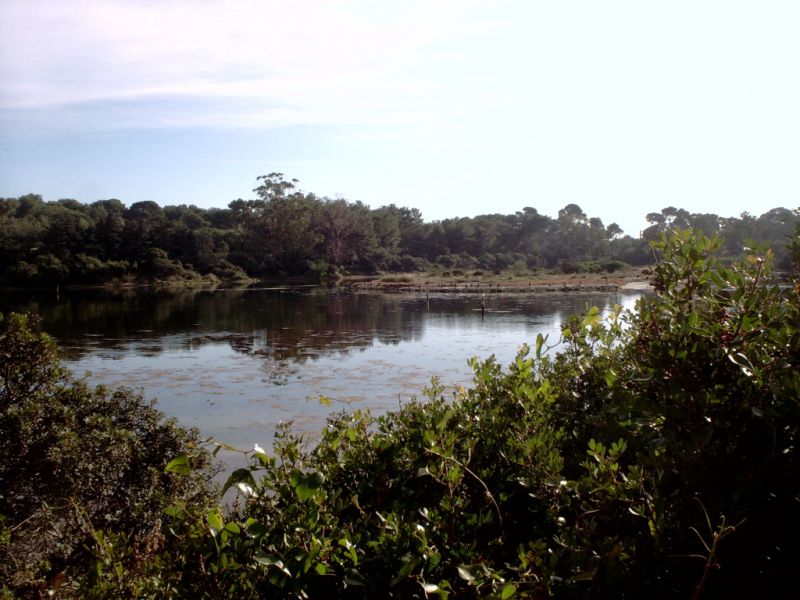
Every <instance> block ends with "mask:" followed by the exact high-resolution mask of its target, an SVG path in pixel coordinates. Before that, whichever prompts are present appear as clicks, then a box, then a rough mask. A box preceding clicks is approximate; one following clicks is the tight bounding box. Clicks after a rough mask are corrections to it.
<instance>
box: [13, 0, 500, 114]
mask: <svg viewBox="0 0 800 600" xmlns="http://www.w3.org/2000/svg"><path fill="white" fill-rule="evenodd" d="M374 4H378V3H371V2H362V1H359V2H353V1H343V0H293V1H292V2H285V1H280V2H276V1H272V0H239V1H236V2H228V1H223V0H192V1H185V0H159V1H158V2H147V1H145V2H142V1H138V0H102V1H90V0H87V1H79V0H73V1H70V2H63V1H52V0H21V1H20V0H6V2H4V3H3V5H2V8H0V17H2V23H3V24H2V25H0V80H2V81H3V85H2V89H0V110H2V111H3V112H4V113H5V117H6V120H9V119H13V120H29V119H31V118H39V119H44V120H45V121H46V120H48V116H47V115H43V114H39V115H35V114H34V113H44V112H47V114H48V115H49V120H50V121H52V122H53V124H56V123H61V124H64V123H68V122H74V123H79V124H80V125H81V126H84V125H87V124H89V123H94V126H99V127H112V128H113V127H127V126H131V125H133V126H136V125H144V124H148V125H150V126H153V125H156V126H157V125H211V126H214V125H219V126H273V125H285V124H296V123H314V124H342V123H349V122H357V123H363V122H370V121H381V122H386V120H387V119H389V120H392V119H397V120H407V119H409V118H413V116H414V114H415V109H416V111H429V110H431V111H443V110H445V106H444V103H443V102H442V96H441V91H442V90H441V87H442V84H441V83H440V82H439V81H436V80H433V79H430V80H426V78H425V77H424V76H422V77H421V76H420V75H419V74H418V73H417V71H416V67H417V66H418V65H419V64H420V63H425V64H434V63H436V61H437V60H450V61H452V60H454V58H453V56H450V57H446V56H445V55H444V54H442V55H440V56H438V57H437V52H438V51H440V50H443V47H442V46H441V44H442V42H443V41H446V40H448V39H449V38H454V37H458V36H463V35H466V34H468V33H470V32H471V31H473V30H474V28H476V27H482V26H485V25H483V24H481V23H480V22H476V21H475V20H471V19H470V14H471V12H472V11H473V9H474V7H475V6H476V4H480V3H475V2H463V1H459V2H456V1H447V2H433V3H432V2H403V3H401V4H400V3H397V4H395V3H392V5H391V11H390V12H387V10H380V9H376V8H375V7H374V6H373V5H374ZM388 7H389V5H388V4H387V8H388ZM437 47H438V49H437ZM161 109H164V110H161ZM88 115H93V117H94V118H93V119H92V120H91V121H89V122H87V121H86V119H85V117H86V116H88ZM147 116H149V118H151V119H152V122H150V123H148V122H147V119H145V118H143V117H147ZM65 118H66V120H65Z"/></svg>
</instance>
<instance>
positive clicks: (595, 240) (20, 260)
mask: <svg viewBox="0 0 800 600" xmlns="http://www.w3.org/2000/svg"><path fill="white" fill-rule="evenodd" d="M258 183H259V185H258V187H257V188H256V189H255V190H254V191H255V192H256V196H257V198H256V199H253V200H235V201H233V202H231V203H230V204H229V206H228V208H226V209H218V208H212V209H200V208H197V207H196V206H186V205H180V206H166V207H163V208H162V207H160V206H159V205H158V204H156V203H155V202H151V201H145V202H136V203H134V204H132V205H131V206H130V207H126V206H125V205H124V204H123V203H122V202H120V201H119V200H115V199H112V200H101V201H98V202H94V203H92V204H82V203H80V202H77V201H75V200H59V201H57V202H43V201H42V198H41V197H40V196H36V195H28V196H23V197H20V198H9V199H0V283H5V284H7V285H45V284H47V285H50V284H56V283H80V284H89V283H107V282H111V281H119V282H154V281H164V282H173V283H177V282H185V283H201V282H204V281H205V282H214V281H218V280H225V281H237V280H238V281H246V280H247V279H248V278H265V277H284V276H292V275H304V276H311V277H314V278H317V279H318V278H325V277H330V276H335V275H336V274H338V273H340V272H343V271H347V272H360V273H375V272H378V271H393V272H411V271H418V270H426V269H430V268H431V267H432V266H434V265H435V266H438V267H440V268H442V269H448V270H462V271H465V270H467V269H474V268H479V269H483V270H487V271H490V272H499V271H502V270H505V269H509V268H512V267H513V268H514V270H517V271H520V270H526V269H535V268H548V269H553V268H557V269H560V270H561V271H563V272H574V271H577V270H609V271H611V270H614V269H616V268H619V267H621V266H622V265H623V264H624V263H627V264H631V265H643V264H649V263H650V262H652V254H651V253H650V250H649V248H648V245H647V243H648V241H650V240H653V239H656V238H657V237H658V235H659V234H660V233H663V232H664V231H666V230H668V229H673V228H679V227H693V228H696V229H699V230H701V231H703V232H704V233H705V234H707V235H720V236H721V237H722V239H723V243H724V249H725V252H726V253H727V255H729V256H739V255H741V253H742V248H743V246H745V245H746V243H747V242H748V241H749V240H754V241H756V242H766V243H769V244H771V245H772V246H773V247H774V248H775V249H776V251H777V252H779V253H780V252H783V250H782V249H783V244H784V240H785V238H786V236H787V235H788V234H790V233H791V231H792V229H793V227H794V223H795V222H796V221H797V215H796V214H795V213H793V212H792V211H790V210H787V209H785V208H776V209H773V210H771V211H769V212H767V213H765V214H763V215H761V216H760V217H753V216H750V215H748V214H743V215H742V216H741V217H740V218H722V217H719V216H717V215H713V214H699V213H689V212H687V211H685V210H683V209H676V208H673V207H669V208H665V209H664V210H663V211H662V212H661V213H651V214H649V215H647V220H648V221H649V222H650V224H651V225H650V227H648V228H647V229H646V230H645V231H644V232H642V235H641V237H639V236H638V235H637V236H636V237H631V236H627V235H622V234H623V232H622V230H621V229H620V228H619V226H618V225H616V224H615V223H611V224H609V225H608V226H606V225H604V224H603V222H602V220H601V219H600V218H598V217H591V218H589V217H588V216H587V215H586V214H585V213H584V212H583V211H582V210H581V208H580V207H579V206H578V205H576V204H569V205H567V206H565V207H564V208H563V209H561V210H560V211H559V214H558V217H557V218H555V219H554V218H551V217H548V216H546V215H542V214H539V213H538V212H537V211H536V209H535V208H530V207H526V208H524V209H522V210H521V211H519V212H517V213H515V214H512V215H500V214H487V215H480V216H477V217H473V218H468V217H464V218H453V219H445V220H443V221H435V222H424V221H423V219H422V215H421V213H420V212H419V210H417V209H410V208H401V207H397V206H395V205H389V206H382V207H380V208H377V209H371V208H369V207H367V206H366V205H364V204H362V203H361V202H348V201H346V200H343V199H333V200H332V199H328V198H320V197H317V196H315V195H314V194H311V193H304V192H302V191H299V190H298V189H297V188H296V187H295V184H296V183H297V182H296V180H292V181H288V180H286V179H284V177H283V175H281V174H279V173H272V174H270V175H266V176H262V177H259V178H258ZM637 234H638V232H637ZM784 257H785V253H784V254H781V256H779V261H778V262H779V266H780V265H781V264H782V262H785V258H784Z"/></svg>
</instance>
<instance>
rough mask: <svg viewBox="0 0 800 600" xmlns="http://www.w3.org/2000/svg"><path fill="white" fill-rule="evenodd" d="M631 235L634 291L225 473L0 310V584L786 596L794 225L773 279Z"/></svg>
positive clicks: (683, 245)
mask: <svg viewBox="0 0 800 600" xmlns="http://www.w3.org/2000/svg"><path fill="white" fill-rule="evenodd" d="M40 208H41V207H40ZM42 210H44V208H42ZM66 210H72V209H66ZM75 210H78V209H75ZM652 249H653V252H654V255H655V257H656V259H657V263H656V266H655V268H654V273H653V278H652V282H653V286H654V288H655V294H648V295H645V296H643V297H642V298H641V300H640V301H639V303H638V306H637V309H636V310H635V311H634V312H620V311H618V312H617V313H616V314H613V315H612V316H611V317H609V318H608V319H602V318H601V317H600V313H599V311H597V310H590V311H589V312H588V313H587V314H584V315H580V316H575V317H573V318H571V319H570V320H569V321H568V322H567V323H565V324H564V326H563V329H562V333H561V337H562V340H563V341H564V342H565V346H564V347H563V348H562V350H561V352H560V353H559V354H557V355H556V356H554V357H551V356H550V355H549V354H548V352H547V350H548V347H549V345H550V344H552V343H555V341H556V340H548V339H546V338H543V337H541V336H540V337H539V338H538V339H537V340H536V341H535V343H534V344H533V347H531V348H528V347H524V348H523V349H522V350H521V351H520V353H519V355H518V356H517V358H516V360H515V361H513V362H512V363H511V364H510V365H508V366H507V367H505V368H504V367H502V366H501V365H499V364H497V362H496V361H495V360H494V359H493V358H488V359H487V360H483V361H481V360H474V361H473V363H472V366H473V369H474V374H475V375H474V382H473V384H472V386H471V387H470V388H468V389H459V390H458V391H457V392H456V393H455V394H454V395H453V396H452V397H444V393H443V391H442V388H441V387H439V385H438V383H437V382H435V381H434V382H433V383H432V385H431V387H430V389H428V390H427V391H426V393H425V395H424V398H423V399H421V400H419V401H414V402H410V403H408V404H407V405H405V406H404V407H402V408H401V409H400V410H398V411H396V412H393V413H390V414H386V415H382V416H377V417H373V416H371V415H370V414H369V413H367V412H361V411H356V412H352V413H344V412H343V413H339V414H337V415H336V416H334V417H333V418H331V419H330V420H329V422H328V425H327V427H326V428H325V430H324V432H323V433H322V436H321V439H320V440H319V442H318V443H316V444H315V445H313V446H312V445H310V444H307V443H305V442H304V440H303V439H301V438H299V437H297V436H296V435H294V434H293V433H292V432H291V430H290V429H289V428H283V429H280V430H279V432H278V434H277V435H276V439H275V442H274V445H273V447H272V449H271V450H265V449H263V448H260V447H258V446H256V447H254V448H252V449H244V450H243V451H242V454H243V457H244V464H246V465H247V466H243V467H242V468H240V469H237V470H235V471H233V472H232V473H230V474H229V476H228V478H227V482H226V483H225V485H224V489H223V490H216V489H214V487H213V485H212V483H211V481H212V475H213V468H212V467H211V464H212V455H213V454H214V453H215V452H216V451H217V450H218V449H220V448H223V447H224V444H222V442H221V441H215V440H200V439H199V438H198V435H197V433H196V432H191V431H186V430H184V429H182V428H181V427H180V426H179V425H178V424H176V423H175V422H172V421H169V420H165V419H164V418H163V416H161V415H160V414H159V413H158V412H157V411H156V410H155V409H154V407H153V406H152V404H151V403H150V402H147V401H145V400H144V399H143V398H141V397H140V396H139V395H137V394H135V393H133V392H131V391H130V390H126V389H118V390H109V389H105V388H102V387H99V388H95V389H92V388H89V387H88V386H87V385H86V384H85V383H84V382H82V381H80V380H76V379H75V378H74V377H73V376H71V375H70V374H69V373H67V372H66V371H65V370H64V369H63V368H62V367H61V365H60V362H59V359H58V356H57V349H56V348H55V345H54V343H53V341H52V340H51V339H50V338H49V337H48V336H47V335H45V334H44V333H41V332H39V331H38V329H37V323H36V320H35V318H33V317H29V316H23V315H16V314H10V315H5V316H0V515H2V516H0V586H2V587H1V589H2V595H3V597H6V598H14V597H20V598H43V597H55V598H214V599H217V598H273V597H274V598H330V597H341V598H378V597H379V598H388V597H395V598H447V597H450V596H452V597H459V598H462V597H467V598H470V597H493V598H502V599H508V598H551V597H552V598H642V597H647V598H742V597H764V598H785V597H791V593H792V592H794V593H796V591H797V589H798V587H797V586H798V577H799V576H798V573H797V565H798V564H800V541H799V540H800V461H799V460H798V459H799V458H800V455H799V454H798V435H800V227H798V228H797V229H796V230H795V231H794V233H793V236H792V239H791V243H790V245H789V248H788V252H787V255H788V256H789V259H790V266H791V265H793V266H794V271H793V272H792V275H791V276H790V277H789V281H791V284H786V283H782V284H779V283H777V282H776V280H775V279H774V277H773V270H772V260H773V257H772V253H771V252H770V251H765V252H759V251H756V250H754V251H751V252H748V254H747V255H746V256H745V257H744V258H743V259H742V260H741V261H735V262H730V263H729V262H727V261H725V262H723V261H720V260H719V259H718V255H719V252H720V251H722V252H724V251H725V248H724V247H723V246H722V245H721V243H720V242H719V240H717V239H714V240H711V239H708V238H706V237H704V236H703V235H701V234H700V233H697V232H691V231H689V230H684V231H677V232H673V233H670V234H669V235H668V236H663V237H662V238H661V239H660V241H656V242H654V243H653V245H652ZM231 490H233V491H235V492H236V494H237V497H236V499H235V501H233V502H232V503H229V504H227V505H226V504H224V503H223V502H222V500H221V495H220V493H221V492H225V491H228V493H229V494H230V493H231Z"/></svg>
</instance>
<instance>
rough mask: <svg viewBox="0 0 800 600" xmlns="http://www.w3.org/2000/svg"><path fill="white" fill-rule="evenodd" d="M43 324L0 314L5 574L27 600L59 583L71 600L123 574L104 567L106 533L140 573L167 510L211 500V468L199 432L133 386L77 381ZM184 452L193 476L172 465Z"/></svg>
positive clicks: (159, 537)
mask: <svg viewBox="0 0 800 600" xmlns="http://www.w3.org/2000/svg"><path fill="white" fill-rule="evenodd" d="M35 325H36V321H35V319H32V318H31V317H28V316H25V315H19V314H9V315H2V314H0V515H2V532H3V535H2V536H0V540H1V543H0V581H2V582H3V583H4V585H5V586H7V587H6V590H7V591H9V590H13V591H14V593H15V594H17V595H19V596H21V597H39V596H40V595H43V594H44V593H45V591H46V590H48V589H50V590H53V589H56V588H58V587H61V588H62V589H61V594H60V595H59V597H64V596H65V595H69V593H70V589H72V591H73V592H74V589H73V588H76V587H80V585H81V584H80V580H82V579H86V580H87V581H91V582H93V583H91V584H89V587H92V586H94V585H95V584H97V585H100V586H101V587H102V585H103V582H104V578H105V577H106V576H113V577H114V578H117V577H119V578H120V579H121V578H122V574H121V573H119V574H117V573H116V567H117V565H116V564H114V565H108V572H104V570H103V568H102V567H103V565H102V562H98V555H97V552H99V551H100V550H101V549H102V548H103V546H102V545H101V544H100V540H105V539H106V538H109V539H112V538H115V539H116V540H117V544H118V545H120V544H121V542H122V541H123V540H124V544H123V545H122V546H124V548H125V552H126V556H125V560H124V561H121V562H119V567H120V568H122V567H123V566H124V568H125V569H126V570H127V571H129V572H130V574H135V573H138V572H139V571H140V570H141V569H143V568H144V566H145V565H146V564H147V562H148V561H149V560H150V559H151V558H152V557H153V555H155V554H156V553H158V552H159V551H160V550H161V549H162V546H163V542H164V534H163V531H162V529H161V522H162V519H163V517H164V514H163V511H164V507H165V506H167V505H168V504H169V503H171V502H175V501H177V500H179V499H183V500H185V501H187V502H189V503H191V504H196V503H197V502H198V501H201V500H203V498H204V495H206V494H207V493H208V489H209V488H208V486H207V480H208V477H209V474H210V473H209V470H208V467H207V465H208V459H207V458H206V455H205V454H204V453H203V452H202V451H199V450H192V449H191V448H192V446H196V444H197V436H196V433H195V432H189V431H186V430H184V429H182V428H180V427H179V426H178V425H177V424H176V423H175V422H174V421H172V420H165V419H164V417H163V415H162V414H161V413H159V412H158V411H157V410H155V408H154V407H153V404H152V402H146V401H145V400H143V399H142V397H141V395H139V394H136V393H134V392H132V391H131V390H128V389H117V390H113V391H112V390H108V389H106V388H102V387H98V388H95V389H89V388H88V387H87V386H86V385H84V384H83V383H82V382H80V381H76V380H75V379H73V378H72V377H71V375H70V374H69V373H68V372H67V371H66V370H64V369H63V368H62V367H61V365H60V361H59V359H58V355H57V351H56V347H55V344H54V343H53V341H52V340H51V339H50V338H48V337H47V336H46V335H44V334H41V333H37V332H36V331H35V330H34V327H35ZM178 453H188V454H189V455H190V456H191V458H192V460H193V461H194V465H195V466H196V467H197V470H195V471H193V473H192V474H191V476H188V477H178V476H176V475H173V474H169V473H165V472H164V468H165V466H166V464H167V461H168V460H169V457H172V456H174V455H175V454H178ZM103 532H106V533H105V536H104V533H103ZM118 550H119V549H118ZM125 578H128V574H126V575H125ZM117 583H120V582H117ZM115 585H116V584H115ZM115 589H118V591H119V589H121V588H119V586H117V587H116V588H115ZM76 596H77V597H83V596H84V594H83V592H81V593H77V592H76Z"/></svg>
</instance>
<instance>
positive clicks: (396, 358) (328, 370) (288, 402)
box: [0, 288, 639, 448]
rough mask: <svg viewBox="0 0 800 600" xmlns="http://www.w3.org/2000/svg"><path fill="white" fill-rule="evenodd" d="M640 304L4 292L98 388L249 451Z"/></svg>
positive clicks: (398, 400)
mask: <svg viewBox="0 0 800 600" xmlns="http://www.w3.org/2000/svg"><path fill="white" fill-rule="evenodd" d="M638 297H639V294H638V293H612V294H573V295H567V294H560V293H548V294H510V295H491V296H487V298H486V313H485V315H483V316H482V315H481V310H480V301H479V299H478V298H477V297H476V296H457V295H439V296H434V295H432V296H430V298H426V297H425V296H423V295H414V294H404V295H384V294H351V293H348V292H327V291H323V290H318V289H310V288H304V289H303V288H298V289H260V290H253V289H251V290H219V291H182V292H177V293H166V292H161V293H157V292H152V291H146V292H143V291H125V292H117V293H113V292H108V291H100V290H91V291H85V290H84V291H62V292H61V293H60V294H58V295H56V293H55V292H54V291H51V292H37V293H30V292H26V293H22V292H15V293H10V292H6V293H3V294H2V295H0V310H2V311H4V312H8V311H11V310H16V311H21V310H26V311H32V312H36V313H38V314H39V315H41V316H42V318H43V325H44V329H45V330H46V331H47V332H48V333H50V334H51V335H52V336H53V337H55V338H56V340H57V341H58V343H59V345H60V347H61V350H62V356H63V358H64V361H65V364H66V366H68V367H69V368H70V369H71V370H72V371H73V372H74V373H75V374H76V375H80V376H85V377H86V380H87V381H88V382H89V383H91V384H95V383H97V384H100V383H102V384H107V385H111V386H117V385H125V386H130V387H133V388H136V389H141V390H142V391H143V392H144V394H145V395H146V396H147V397H155V398H157V399H158V406H159V408H160V409H161V410H162V411H164V412H165V413H167V414H168V415H170V416H174V417H177V418H178V420H179V421H180V422H181V423H182V424H184V425H185V426H190V427H197V428H198V429H199V430H200V432H201V434H202V435H209V436H213V437H215V438H216V439H218V440H220V441H223V442H225V443H228V444H231V445H234V446H237V447H240V448H252V447H253V444H254V443H258V444H260V445H261V446H264V447H268V446H269V445H270V444H271V440H272V435H273V432H274V430H275V426H276V424H277V423H279V422H281V421H293V423H294V425H293V426H294V429H295V430H298V431H301V432H304V433H307V434H309V436H310V437H311V438H313V437H314V434H315V433H317V432H319V431H320V430H321V429H322V428H323V427H324V424H325V419H326V417H327V416H328V415H329V414H331V413H332V412H334V411H338V410H341V409H343V408H366V409H370V410H371V411H372V412H373V413H382V412H385V411H387V410H391V409H393V408H397V407H398V406H400V405H401V404H402V403H403V402H406V401H407V400H408V399H409V398H411V397H413V396H415V395H420V394H421V392H422V390H423V388H424V387H425V386H426V385H428V384H429V383H430V380H431V377H433V376H437V377H439V379H440V380H441V383H442V384H444V385H445V386H448V387H449V388H452V387H453V386H456V385H468V384H469V383H470V381H471V371H470V369H469V367H468V365H467V359H468V358H469V357H471V356H478V357H481V358H486V357H488V356H489V355H492V354H494V355H495V356H496V357H497V358H498V359H499V360H500V361H501V362H502V363H504V364H506V363H508V362H509V361H510V360H511V359H512V358H513V357H514V356H515V354H516V351H517V348H518V347H519V346H520V345H521V344H523V343H530V344H533V343H534V341H535V339H536V336H537V334H539V333H542V334H545V335H549V336H550V340H551V341H552V342H554V341H556V340H557V339H558V336H559V331H560V324H561V323H562V321H563V320H564V319H566V318H567V317H568V316H569V315H572V314H576V313H581V312H583V311H584V310H586V309H587V308H588V307H591V306H598V307H600V308H601V309H604V310H611V309H612V308H613V307H614V305H615V304H621V305H622V306H623V307H626V308H632V307H633V305H634V303H635V301H636V300H637V299H638ZM320 396H325V397H327V398H329V399H330V403H329V405H326V404H324V403H321V402H320V400H319V398H320Z"/></svg>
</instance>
